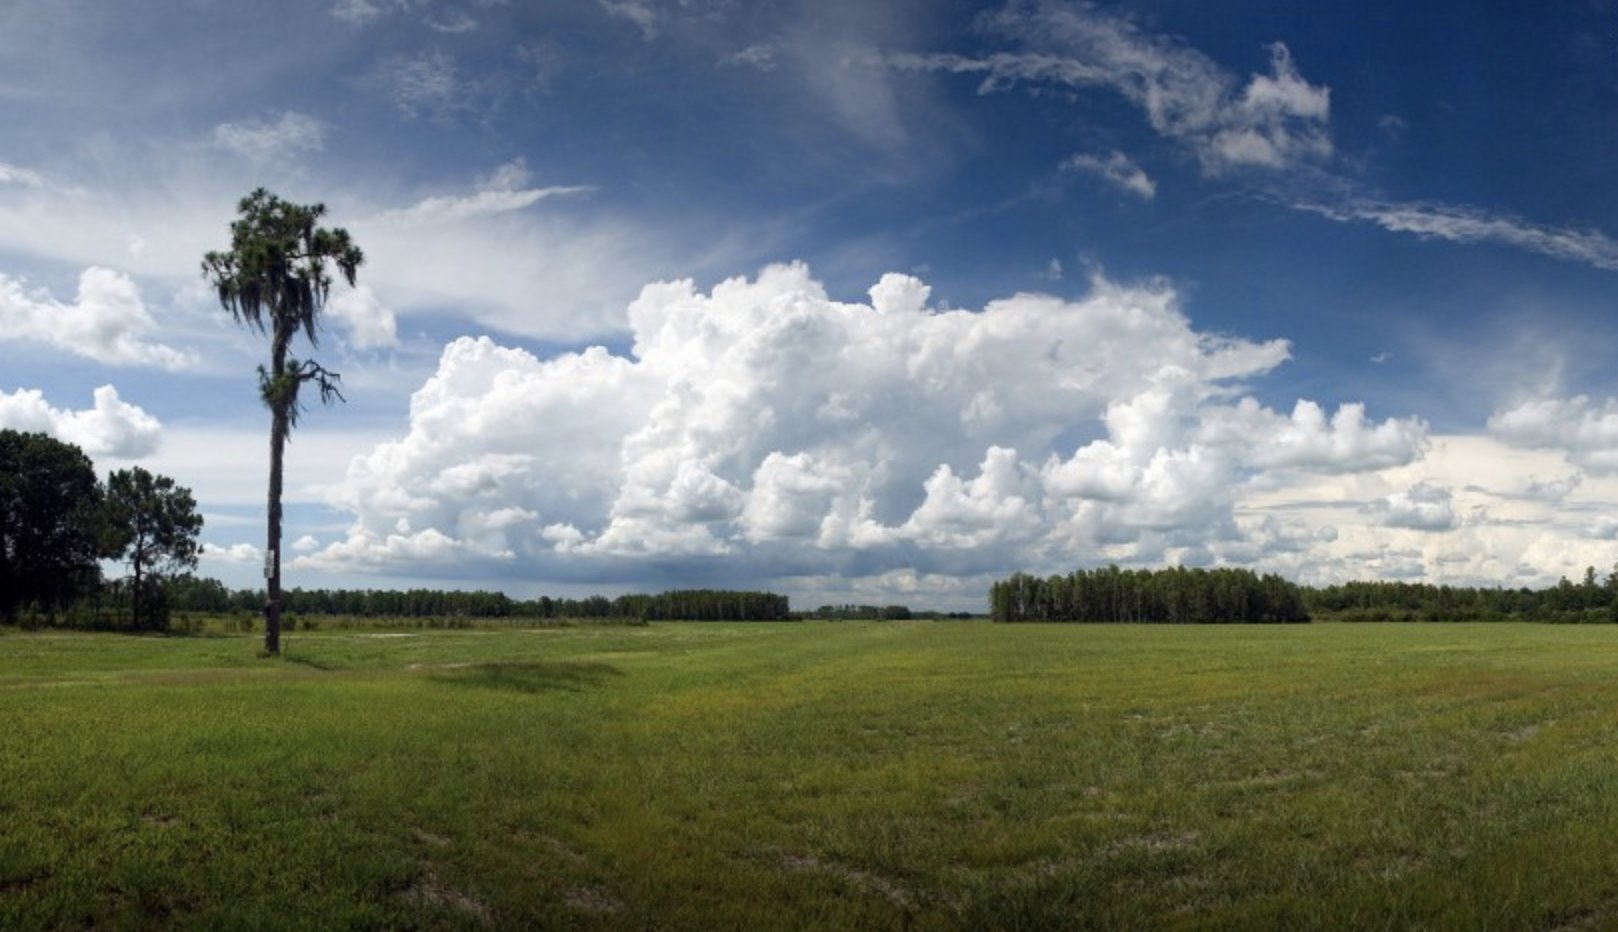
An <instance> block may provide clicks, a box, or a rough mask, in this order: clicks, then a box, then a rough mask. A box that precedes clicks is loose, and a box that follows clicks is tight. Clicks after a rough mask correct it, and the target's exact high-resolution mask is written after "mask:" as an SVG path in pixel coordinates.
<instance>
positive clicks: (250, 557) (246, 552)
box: [199, 543, 264, 566]
mask: <svg viewBox="0 0 1618 932" xmlns="http://www.w3.org/2000/svg"><path fill="white" fill-rule="evenodd" d="M199 559H201V560H202V561H203V562H206V563H221V564H224V565H227V566H255V565H258V564H261V563H263V562H264V551H263V550H260V549H259V548H258V547H255V546H253V545H252V544H241V543H237V544H230V545H228V546H220V545H219V544H204V545H203V547H202V553H201V554H200V556H199Z"/></svg>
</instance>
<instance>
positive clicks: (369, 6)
mask: <svg viewBox="0 0 1618 932" xmlns="http://www.w3.org/2000/svg"><path fill="white" fill-rule="evenodd" d="M331 15H332V17H333V18H334V19H340V20H342V21H343V22H345V23H351V24H353V25H355V26H364V25H366V24H368V23H371V22H374V21H375V20H376V19H377V18H378V17H380V16H381V15H382V8H381V7H379V6H377V5H376V4H375V3H374V2H372V0H337V2H336V3H334V4H332V6H331Z"/></svg>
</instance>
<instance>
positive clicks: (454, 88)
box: [368, 49, 474, 120]
mask: <svg viewBox="0 0 1618 932" xmlns="http://www.w3.org/2000/svg"><path fill="white" fill-rule="evenodd" d="M368 80H369V83H370V84H371V85H372V86H373V87H376V88H377V89H379V90H381V91H382V92H383V93H385V94H387V95H388V97H390V98H391V99H392V100H393V104H394V106H396V107H398V108H399V111H400V112H401V113H403V114H404V115H405V116H406V117H408V118H410V119H415V118H417V117H421V116H426V117H431V118H432V119H435V120H447V119H449V118H450V117H452V116H454V115H455V114H457V113H460V112H462V111H465V110H467V109H469V108H470V106H471V100H472V97H473V94H474V88H473V87H472V85H471V84H470V83H469V82H468V81H467V80H466V79H465V78H464V77H463V76H462V74H461V70H460V68H459V66H457V65H456V64H455V59H454V58H452V57H450V56H449V55H448V54H446V53H444V52H442V51H438V50H436V49H435V50H432V51H428V52H420V53H417V54H401V55H394V56H391V57H389V58H385V59H383V60H382V61H380V62H378V63H377V65H376V67H375V68H373V69H372V70H371V73H370V77H369V79H368Z"/></svg>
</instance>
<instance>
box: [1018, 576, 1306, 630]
mask: <svg viewBox="0 0 1618 932" xmlns="http://www.w3.org/2000/svg"><path fill="white" fill-rule="evenodd" d="M989 618H990V620H992V621H997V622H1021V621H1066V622H1113V623H1134V624H1138V623H1165V624H1190V623H1214V624H1219V623H1237V622H1302V621H1308V620H1309V612H1308V609H1307V608H1306V607H1305V605H1304V597H1303V591H1302V589H1301V588H1300V587H1299V586H1298V585H1297V584H1296V583H1292V582H1288V581H1287V580H1285V579H1283V578H1281V577H1280V576H1276V575H1274V574H1273V573H1272V574H1266V575H1263V576H1260V575H1259V574H1257V573H1254V572H1253V571H1252V570H1246V569H1233V568H1225V567H1222V568H1219V569H1211V570H1209V569H1201V568H1196V569H1187V568H1185V567H1172V568H1169V569H1160V570H1145V569H1141V570H1126V569H1120V568H1118V567H1117V566H1104V567H1100V568H1097V569H1090V570H1075V571H1074V572H1071V573H1067V574H1065V575H1063V574H1056V575H1052V576H1049V577H1046V578H1043V579H1042V578H1040V577H1038V576H1033V575H1030V574H1028V573H1014V574H1012V575H1011V577H1010V578H1008V579H1003V580H1001V581H999V582H996V583H994V584H993V585H992V586H990V588H989Z"/></svg>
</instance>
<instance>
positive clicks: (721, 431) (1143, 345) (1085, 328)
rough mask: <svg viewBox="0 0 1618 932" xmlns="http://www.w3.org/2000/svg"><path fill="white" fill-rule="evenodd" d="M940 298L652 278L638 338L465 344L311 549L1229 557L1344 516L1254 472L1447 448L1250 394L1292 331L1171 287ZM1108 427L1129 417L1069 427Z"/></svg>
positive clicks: (447, 560)
mask: <svg viewBox="0 0 1618 932" xmlns="http://www.w3.org/2000/svg"><path fill="white" fill-rule="evenodd" d="M928 299H929V290H928V288H927V286H926V285H925V284H924V283H922V282H920V281H918V280H916V279H914V278H912V277H909V276H905V275H887V276H883V278H882V280H881V281H880V282H878V283H877V285H875V286H873V287H872V289H871V300H870V303H869V304H844V303H840V302H837V301H833V300H831V299H830V298H829V297H828V296H827V294H826V293H825V290H824V288H823V287H822V285H821V284H820V283H819V282H818V281H816V280H815V279H814V278H813V277H812V276H811V275H810V274H809V272H808V270H807V269H806V268H805V267H803V266H802V265H781V266H772V267H770V268H767V269H765V270H764V271H763V272H762V273H761V274H760V275H759V276H758V278H756V279H753V280H747V279H731V280H728V281H725V282H722V283H720V284H719V285H717V286H716V287H714V288H713V289H712V290H711V291H710V292H708V293H703V292H700V291H698V290H697V289H696V288H695V286H694V285H693V284H692V283H691V282H689V281H686V282H665V283H659V284H654V285H649V286H647V287H646V288H645V289H643V291H642V294H641V297H640V298H639V299H638V300H637V301H636V302H635V303H634V304H633V305H632V306H631V307H630V309H629V320H630V325H631V329H632V333H633V336H634V344H633V355H631V356H615V355H612V354H610V353H608V352H607V351H605V350H604V349H601V348H593V349H590V350H588V351H586V352H583V353H574V354H565V355H562V356H559V357H557V358H555V359H551V360H545V361H541V360H538V359H536V358H534V357H533V356H531V355H530V354H528V353H526V352H523V351H521V350H515V349H508V348H503V347H500V346H498V345H496V344H495V343H494V342H492V341H490V340H487V339H483V340H471V339H463V340H459V341H456V342H455V343H452V344H451V345H450V346H449V347H447V348H446V349H445V352H444V356H443V359H442V360H441V361H440V364H439V369H438V372H437V374H435V375H434V376H433V378H432V379H430V380H429V381H428V382H427V384H426V385H424V386H423V387H422V389H421V390H420V391H418V392H417V393H416V395H415V396H414V398H413V399H412V403H411V423H410V430H409V433H408V434H407V435H406V436H404V437H403V438H401V439H400V440H398V441H396V442H392V443H387V444H383V445H381V446H379V447H377V448H376V449H375V450H374V451H373V452H371V453H369V454H367V455H363V456H360V457H357V458H355V459H354V461H353V462H352V464H351V465H350V467H349V472H348V477H347V479H346V480H345V481H344V482H343V483H341V484H340V485H339V486H337V487H336V488H334V489H333V490H332V492H331V495H330V501H331V503H332V504H334V505H336V506H338V507H340V508H342V509H345V510H347V511H350V512H352V513H353V514H354V516H355V522H354V525H353V527H352V528H351V529H350V531H349V533H348V535H347V537H346V539H345V540H343V541H340V542H338V543H336V544H332V545H329V546H327V547H326V548H325V549H323V550H321V551H318V552H316V553H313V554H311V555H309V556H308V557H307V558H306V559H307V561H308V565H310V566H319V567H323V568H328V569H330V568H340V569H346V570H374V569H378V568H382V567H384V566H386V567H387V568H389V569H392V570H396V571H400V570H402V571H415V572H423V573H433V572H438V573H441V572H443V567H444V565H446V564H447V565H453V566H457V567H462V568H466V567H474V566H482V567H483V568H484V570H485V571H486V572H516V573H524V574H533V573H540V574H544V573H549V574H552V575H555V574H561V575H567V574H575V575H578V574H583V575H586V576H589V577H590V578H601V579H610V578H628V577H630V576H633V577H635V578H644V574H645V572H646V571H647V569H648V567H658V566H662V567H676V566H677V567H680V568H681V569H680V572H681V573H683V574H686V575H684V576H682V578H686V579H690V578H700V574H702V573H709V574H712V573H722V572H724V571H726V568H727V567H735V566H745V567H747V568H748V570H747V571H748V572H749V573H751V574H753V577H752V578H757V577H759V576H763V577H782V578H785V577H805V578H809V577H815V578H819V577H823V576H825V575H826V574H828V573H843V572H850V571H855V572H853V573H852V576H854V577H860V578H864V577H883V576H885V575H886V574H889V573H894V572H911V573H914V574H922V575H927V574H937V573H941V572H949V573H959V574H962V575H965V576H969V577H970V576H972V575H973V574H980V573H984V572H991V571H998V570H1003V569H1005V568H1007V567H1011V566H1017V565H1048V564H1058V565H1067V564H1070V563H1071V561H1072V560H1073V559H1075V558H1074V556H1073V554H1076V553H1083V554H1088V555H1090V558H1092V559H1131V558H1132V559H1135V560H1143V561H1151V560H1154V559H1157V558H1159V557H1164V556H1166V555H1176V556H1178V557H1179V558H1182V559H1214V558H1215V556H1216V555H1215V553H1214V552H1213V551H1210V550H1208V549H1207V548H1208V546H1209V543H1210V542H1215V543H1217V542H1218V541H1227V542H1229V545H1230V546H1231V547H1235V546H1237V545H1238V544H1239V543H1241V542H1242V541H1244V540H1246V539H1247V536H1248V535H1249V531H1250V530H1251V533H1252V534H1253V535H1257V537H1256V538H1255V539H1256V540H1258V541H1259V543H1258V544H1257V546H1261V547H1264V548H1268V549H1269V550H1273V551H1274V552H1276V553H1283V552H1287V553H1291V552H1295V551H1296V550H1298V549H1299V547H1300V546H1301V545H1299V544H1298V543H1297V541H1300V540H1302V541H1306V542H1319V541H1327V540H1329V538H1328V537H1325V536H1312V535H1316V533H1317V532H1316V529H1314V528H1303V529H1298V528H1293V527H1290V526H1289V529H1287V530H1285V531H1284V532H1283V531H1281V530H1276V529H1275V527H1274V526H1272V525H1266V524H1264V523H1263V522H1259V523H1258V524H1257V525H1254V526H1253V528H1251V529H1249V528H1248V527H1247V526H1246V524H1245V523H1244V522H1242V521H1238V520H1236V517H1235V512H1234V509H1235V508H1236V505H1237V502H1238V501H1239V499H1240V498H1241V496H1242V495H1243V494H1245V493H1244V492H1243V489H1245V488H1246V487H1247V484H1248V483H1250V482H1251V481H1253V480H1254V479H1255V478H1256V477H1258V476H1260V475H1265V474H1271V473H1278V472H1279V473H1297V474H1299V475H1336V476H1342V475H1349V474H1354V473H1356V472H1358V471H1363V470H1370V469H1379V468H1388V467H1397V466H1401V465H1405V464H1408V463H1410V462H1412V461H1413V460H1415V459H1416V458H1418V457H1419V456H1420V454H1421V452H1422V450H1423V449H1424V447H1425V443H1426V433H1425V431H1426V428H1425V426H1424V425H1422V424H1421V423H1420V422H1417V421H1399V420H1389V421H1384V422H1381V423H1373V422H1370V421H1368V420H1367V419H1366V417H1365V415H1364V411H1363V409H1362V408H1360V407H1358V406H1354V405H1345V406H1343V407H1342V408H1340V409H1339V410H1338V411H1337V412H1336V414H1335V415H1333V416H1332V417H1331V418H1329V419H1328V418H1327V417H1326V415H1325V413H1324V412H1322V411H1321V410H1320V409H1319V408H1318V406H1314V405H1312V404H1309V403H1307V402H1304V403H1300V404H1299V405H1298V406H1297V407H1296V408H1295V409H1294V412H1293V414H1292V416H1290V417H1288V416H1285V415H1281V414H1277V413H1275V412H1272V411H1270V410H1268V409H1265V408H1262V407H1260V406H1259V405H1257V403H1255V402H1253V401H1250V400H1241V401H1237V402H1232V401H1231V400H1230V397H1231V395H1232V393H1233V391H1234V390H1235V389H1236V387H1237V384H1239V382H1240V380H1244V379H1249V378H1253V377H1257V376H1260V375H1262V374H1263V373H1265V372H1268V371H1269V370H1270V369H1272V368H1273V367H1275V366H1276V365H1279V364H1280V363H1281V362H1282V361H1284V360H1285V359H1286V357H1287V346H1286V344H1285V343H1284V342H1281V341H1272V342H1267V343H1257V342H1251V341H1246V340H1240V339H1235V338H1231V337H1215V336H1211V335H1208V334H1202V333H1198V332H1197V331H1196V330H1194V329H1193V328H1192V326H1191V324H1190V322H1189V321H1188V320H1187V319H1186V318H1185V317H1184V316H1183V315H1182V314H1181V312H1180V310H1179V307H1178V296H1177V294H1176V293H1175V291H1174V290H1173V289H1172V288H1170V287H1169V286H1168V285H1166V284H1164V283H1162V282H1148V283H1145V284H1141V285H1133V286H1125V285H1118V284H1114V283H1110V282H1107V281H1104V280H1097V281H1096V282H1094V284H1093V288H1092V292H1091V294H1090V295H1089V296H1087V297H1086V298H1084V299H1082V300H1078V301H1066V300H1063V299H1060V298H1056V297H1051V296H1046V295H1018V296H1015V297H1012V298H1008V299H1005V300H1002V301H996V302H992V303H991V304H990V305H989V306H988V307H986V308H985V309H983V310H982V311H965V310H936V309H929V308H928ZM1084 433H1088V434H1090V435H1092V436H1094V435H1096V434H1098V433H1099V434H1100V435H1101V436H1099V437H1098V438H1097V439H1094V440H1090V441H1089V442H1087V443H1082V444H1080V445H1078V446H1077V447H1076V448H1075V447H1073V446H1071V445H1070V444H1071V441H1062V440H1061V439H1060V438H1062V437H1069V436H1074V435H1076V434H1084ZM1288 548H1291V549H1290V550H1289V549H1288ZM1266 552H1268V550H1267V551H1266ZM1198 554H1202V556H1200V557H1199V556H1198ZM721 556H722V557H723V559H716V558H718V557H721ZM501 567H507V568H509V569H505V570H502V569H500V568H501ZM670 571H671V572H673V570H672V569H671V570H670ZM693 574H695V575H693Z"/></svg>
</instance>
